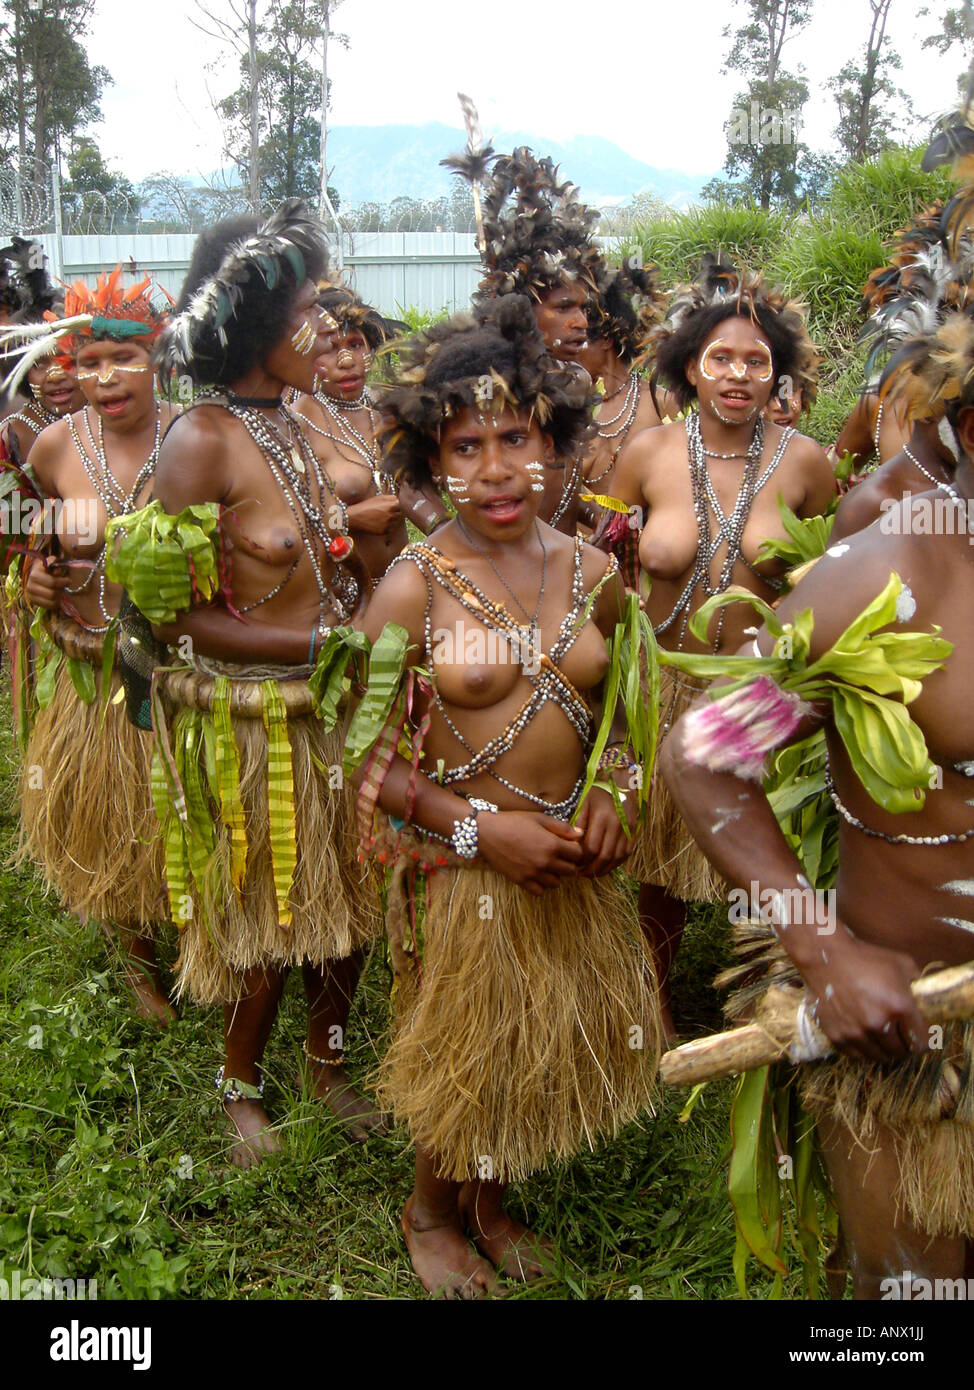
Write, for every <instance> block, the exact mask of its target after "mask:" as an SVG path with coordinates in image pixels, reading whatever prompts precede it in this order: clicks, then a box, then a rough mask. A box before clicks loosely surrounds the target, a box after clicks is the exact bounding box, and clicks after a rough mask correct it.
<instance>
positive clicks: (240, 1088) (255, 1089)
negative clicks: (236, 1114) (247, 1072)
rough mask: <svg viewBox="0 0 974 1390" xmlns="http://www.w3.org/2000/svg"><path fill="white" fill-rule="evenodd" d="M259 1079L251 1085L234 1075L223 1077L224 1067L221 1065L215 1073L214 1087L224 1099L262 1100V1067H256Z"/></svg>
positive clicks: (232, 1100)
mask: <svg viewBox="0 0 974 1390" xmlns="http://www.w3.org/2000/svg"><path fill="white" fill-rule="evenodd" d="M257 1070H258V1071H259V1072H260V1081H258V1083H257V1085H256V1086H251V1085H250V1084H249V1083H248V1082H246V1081H238V1080H237V1079H236V1077H233V1076H228V1077H227V1079H226V1080H224V1079H223V1074H224V1068H223V1067H222V1066H221V1067H220V1069H219V1070H218V1071H217V1074H216V1089H217V1092H218V1094H219V1096H220V1098H221V1100H225V1101H230V1102H234V1101H238V1100H263V1098H264V1068H263V1067H258V1068H257Z"/></svg>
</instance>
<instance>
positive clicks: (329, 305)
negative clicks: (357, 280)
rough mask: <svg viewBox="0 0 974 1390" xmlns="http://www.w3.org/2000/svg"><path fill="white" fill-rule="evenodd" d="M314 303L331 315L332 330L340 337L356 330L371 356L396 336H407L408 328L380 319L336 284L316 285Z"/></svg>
mask: <svg viewBox="0 0 974 1390" xmlns="http://www.w3.org/2000/svg"><path fill="white" fill-rule="evenodd" d="M318 303H319V305H320V306H321V308H322V309H324V310H325V311H326V312H327V313H328V314H330V315H331V317H332V319H333V320H334V322H335V327H336V328H338V329H340V330H341V331H342V332H343V333H349V332H351V331H352V330H353V329H357V330H358V331H359V332H360V333H361V334H362V336H363V337H364V338H365V341H366V342H367V343H368V345H369V347H370V348H371V350H372V351H373V352H375V351H376V349H377V348H380V347H381V346H382V344H383V343H386V342H388V341H389V340H390V339H391V338H394V337H396V335H397V334H400V333H408V332H409V325H408V324H405V323H401V322H400V321H399V320H398V319H387V318H383V316H382V314H380V313H379V311H378V309H373V308H372V306H371V305H370V304H366V303H365V302H364V300H361V299H359V297H358V295H357V294H355V292H354V291H353V290H350V289H349V288H348V287H347V286H346V285H342V284H340V283H339V282H338V281H337V280H319V281H318Z"/></svg>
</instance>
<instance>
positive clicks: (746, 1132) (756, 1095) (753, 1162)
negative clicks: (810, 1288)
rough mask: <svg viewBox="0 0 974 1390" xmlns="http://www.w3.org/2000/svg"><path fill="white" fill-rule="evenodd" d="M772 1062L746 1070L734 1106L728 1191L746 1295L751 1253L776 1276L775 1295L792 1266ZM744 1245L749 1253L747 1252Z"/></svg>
mask: <svg viewBox="0 0 974 1390" xmlns="http://www.w3.org/2000/svg"><path fill="white" fill-rule="evenodd" d="M769 1072H770V1068H769V1067H761V1068H759V1069H758V1070H756V1071H750V1072H745V1074H744V1075H743V1076H742V1077H741V1080H740V1083H739V1085H738V1088H737V1094H736V1095H735V1097H734V1103H733V1106H732V1108H731V1141H732V1144H733V1148H732V1150H731V1162H730V1173H729V1175H728V1179H727V1191H728V1194H729V1196H730V1200H731V1206H732V1208H733V1210H734V1223H735V1226H736V1228H737V1238H738V1249H737V1252H736V1254H735V1257H734V1273H735V1276H736V1278H737V1287H738V1290H739V1292H740V1295H741V1297H742V1298H747V1297H748V1292H747V1282H746V1278H745V1272H744V1271H745V1264H746V1255H747V1254H750V1255H753V1256H754V1258H755V1259H757V1260H759V1261H760V1263H761V1264H763V1265H764V1266H765V1268H767V1269H770V1270H771V1271H772V1273H773V1274H775V1275H776V1276H777V1277H776V1279H775V1284H774V1286H773V1290H772V1295H771V1296H772V1297H780V1292H781V1276H782V1275H785V1274H787V1273H788V1267H787V1265H786V1264H785V1263H784V1261H783V1260H782V1258H781V1255H780V1253H779V1252H780V1249H781V1237H782V1215H781V1193H780V1188H779V1178H778V1171H777V1164H776V1163H775V1162H774V1159H773V1147H772V1138H773V1128H772V1124H771V1117H770V1114H769V1113H768V1112H769V1109H770V1107H769V1106H767V1105H766V1103H765V1102H766V1099H767V1094H768V1081H769ZM742 1246H743V1251H744V1254H743V1256H742Z"/></svg>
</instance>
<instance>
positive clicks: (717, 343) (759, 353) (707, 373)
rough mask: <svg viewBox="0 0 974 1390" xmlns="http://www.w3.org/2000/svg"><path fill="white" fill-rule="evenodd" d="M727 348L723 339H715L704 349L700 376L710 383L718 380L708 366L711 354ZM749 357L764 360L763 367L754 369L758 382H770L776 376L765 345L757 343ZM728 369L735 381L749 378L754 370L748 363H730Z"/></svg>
mask: <svg viewBox="0 0 974 1390" xmlns="http://www.w3.org/2000/svg"><path fill="white" fill-rule="evenodd" d="M726 347H727V344H726V342H725V341H724V339H723V338H715V339H714V341H713V342H712V343H708V344H707V346H706V348H705V349H704V354H703V356H702V357H701V359H700V375H701V376H702V377H706V379H707V380H708V381H716V380H717V373H716V372H712V371H711V370H710V368H709V367H708V365H707V364H708V362H709V361H710V354H711V353H712V352H715V351H716V350H717V349H718V348H726ZM747 355H748V356H749V357H760V358H761V359H762V361H761V366H760V367H754V370H755V371H756V372H757V374H758V375H757V379H758V381H761V382H765V381H770V380H771V378H772V376H773V375H774V367H773V366H772V363H771V354H770V352H769V351H768V349H767V348H766V347H765V346H764V344H763V343H757V344H756V345H755V346H754V347H753V348H752V349H751V350H750V351H749V352H748V354H747ZM727 367H728V371H729V372H730V375H731V376H732V377H733V378H734V380H735V381H743V380H744V379H745V377H746V376H747V374H748V372H749V371H750V370H752V368H751V365H750V364H749V363H747V362H729V363H728V364H727Z"/></svg>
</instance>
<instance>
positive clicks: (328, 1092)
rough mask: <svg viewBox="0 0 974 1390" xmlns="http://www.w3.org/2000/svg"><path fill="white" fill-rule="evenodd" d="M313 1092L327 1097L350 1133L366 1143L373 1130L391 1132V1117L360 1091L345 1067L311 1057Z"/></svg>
mask: <svg viewBox="0 0 974 1390" xmlns="http://www.w3.org/2000/svg"><path fill="white" fill-rule="evenodd" d="M307 1065H308V1075H309V1078H310V1079H311V1094H312V1095H313V1096H314V1098H315V1100H321V1101H324V1103H325V1104H326V1105H327V1106H328V1109H329V1110H330V1111H331V1112H332V1114H333V1115H335V1116H336V1117H337V1118H338V1119H339V1120H341V1122H342V1124H343V1125H344V1126H345V1128H346V1129H347V1130H348V1134H349V1137H350V1138H351V1139H354V1140H355V1141H356V1143H358V1144H362V1143H364V1142H365V1140H366V1139H368V1137H369V1135H370V1134H388V1133H389V1121H388V1119H387V1118H386V1116H385V1115H383V1114H381V1112H380V1111H378V1110H377V1109H376V1108H375V1106H374V1105H373V1104H372V1103H371V1101H369V1100H368V1099H367V1097H365V1096H363V1095H362V1093H361V1092H360V1091H357V1090H356V1089H355V1087H354V1086H353V1085H352V1083H351V1082H350V1081H349V1079H348V1076H347V1075H346V1072H345V1068H344V1067H330V1066H322V1065H320V1064H319V1063H317V1062H314V1061H312V1060H311V1059H310V1058H309V1059H308V1064H307Z"/></svg>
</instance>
